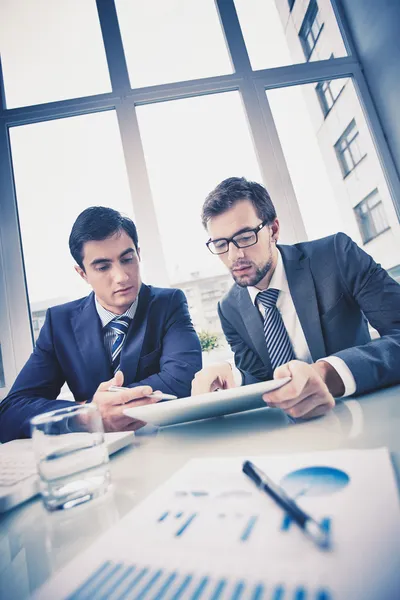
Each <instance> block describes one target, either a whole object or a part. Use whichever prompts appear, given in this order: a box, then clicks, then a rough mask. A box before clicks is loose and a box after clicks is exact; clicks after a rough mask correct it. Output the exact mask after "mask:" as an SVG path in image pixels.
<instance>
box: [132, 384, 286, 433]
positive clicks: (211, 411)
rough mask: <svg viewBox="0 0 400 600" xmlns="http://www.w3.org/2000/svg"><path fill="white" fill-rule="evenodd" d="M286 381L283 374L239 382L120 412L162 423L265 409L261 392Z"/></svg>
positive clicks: (272, 388)
mask: <svg viewBox="0 0 400 600" xmlns="http://www.w3.org/2000/svg"><path fill="white" fill-rule="evenodd" d="M288 381H290V377H283V378H282V379H272V380H271V381H263V382H261V383H252V384H250V385H242V386H240V387H235V388H230V389H229V390H219V391H217V392H209V393H207V394H199V395H198V396H189V397H188V398H178V399H177V400H170V401H169V402H161V403H157V404H149V405H148V406H137V407H133V406H132V407H127V408H125V409H124V414H126V415H127V416H128V417H132V418H133V419H139V420H140V421H144V422H145V423H151V424H152V425H158V426H165V425H175V424H176V423H185V422H187V421H197V420H199V419H209V418H210V417H221V416H222V415H229V414H232V413H237V412H242V411H244V410H251V409H253V408H266V404H265V402H264V401H263V399H262V395H263V394H265V393H266V392H271V391H272V390H276V389H278V388H280V387H282V386H283V385H285V383H288Z"/></svg>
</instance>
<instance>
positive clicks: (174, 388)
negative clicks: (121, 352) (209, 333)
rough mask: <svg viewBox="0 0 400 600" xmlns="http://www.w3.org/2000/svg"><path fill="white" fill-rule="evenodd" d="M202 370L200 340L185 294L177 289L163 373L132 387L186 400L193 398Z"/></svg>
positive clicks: (166, 336)
mask: <svg viewBox="0 0 400 600" xmlns="http://www.w3.org/2000/svg"><path fill="white" fill-rule="evenodd" d="M201 367H202V359H201V346H200V341H199V338H198V336H197V333H196V332H195V330H194V327H193V325H192V321H191V319H190V314H189V309H188V306H187V302H186V298H185V295H184V293H183V292H182V291H181V290H175V291H174V293H173V294H172V296H171V300H170V304H169V307H168V311H167V317H166V322H165V326H164V334H163V339H162V354H161V358H160V372H159V373H155V374H154V375H150V376H149V377H146V379H143V380H142V381H138V382H135V383H134V384H132V385H130V386H129V387H136V386H138V385H150V386H151V387H152V388H153V390H161V391H163V392H165V393H169V394H174V395H175V396H178V398H185V397H187V396H190V392H191V383H192V380H193V378H194V376H195V374H196V373H197V371H200V369H201Z"/></svg>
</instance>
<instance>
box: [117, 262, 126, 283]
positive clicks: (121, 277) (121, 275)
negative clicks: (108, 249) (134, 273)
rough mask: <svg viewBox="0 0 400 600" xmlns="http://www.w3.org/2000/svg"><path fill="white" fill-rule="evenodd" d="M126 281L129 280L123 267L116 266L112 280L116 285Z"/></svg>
mask: <svg viewBox="0 0 400 600" xmlns="http://www.w3.org/2000/svg"><path fill="white" fill-rule="evenodd" d="M128 279H129V275H128V273H127V272H126V271H125V269H124V267H123V266H122V265H118V266H116V267H115V269H114V280H115V281H116V282H117V283H123V282H125V281H128Z"/></svg>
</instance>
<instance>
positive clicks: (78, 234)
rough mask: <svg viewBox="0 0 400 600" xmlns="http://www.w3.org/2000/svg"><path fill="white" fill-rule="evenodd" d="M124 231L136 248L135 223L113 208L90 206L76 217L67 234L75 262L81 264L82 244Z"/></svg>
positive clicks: (82, 267)
mask: <svg viewBox="0 0 400 600" xmlns="http://www.w3.org/2000/svg"><path fill="white" fill-rule="evenodd" d="M122 231H125V232H126V233H127V234H128V235H129V237H130V238H131V239H132V241H133V243H134V244H135V248H136V250H137V249H138V243H139V240H138V234H137V230H136V225H135V223H134V222H133V221H132V220H131V219H129V217H125V216H123V215H121V213H119V212H118V211H117V210H114V209H113V208H106V207H105V206H91V207H90V208H87V209H86V210H84V211H83V212H81V214H80V215H79V216H78V218H77V219H76V221H75V223H74V224H73V227H72V230H71V234H70V236H69V249H70V252H71V254H72V257H73V259H74V260H75V262H76V263H77V264H78V265H79V266H80V267H81V269H84V266H83V246H84V244H85V243H86V242H91V241H93V240H96V241H100V240H105V239H107V238H109V237H111V236H112V235H114V234H115V233H118V232H122Z"/></svg>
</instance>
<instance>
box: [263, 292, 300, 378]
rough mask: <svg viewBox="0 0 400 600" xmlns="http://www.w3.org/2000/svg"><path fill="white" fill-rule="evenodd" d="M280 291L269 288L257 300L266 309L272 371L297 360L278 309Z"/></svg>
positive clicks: (265, 332)
mask: <svg viewBox="0 0 400 600" xmlns="http://www.w3.org/2000/svg"><path fill="white" fill-rule="evenodd" d="M278 296H279V290H276V289H274V288H269V289H268V290H264V291H263V292H259V293H258V294H257V300H259V301H260V302H261V304H262V305H263V306H264V308H265V317H264V335H265V341H266V343H267V349H268V354H269V358H270V361H271V366H272V370H273V371H274V370H275V369H276V367H279V365H284V364H285V363H287V362H289V361H290V360H294V359H295V358H296V356H295V353H294V350H293V347H292V343H291V341H290V338H289V335H288V332H287V331H286V327H285V325H284V323H283V320H282V317H281V314H280V312H279V310H278V309H277V308H276V301H277V300H278Z"/></svg>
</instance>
